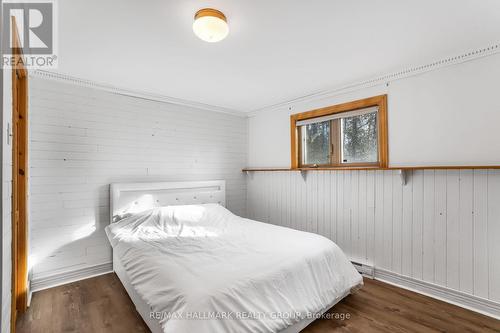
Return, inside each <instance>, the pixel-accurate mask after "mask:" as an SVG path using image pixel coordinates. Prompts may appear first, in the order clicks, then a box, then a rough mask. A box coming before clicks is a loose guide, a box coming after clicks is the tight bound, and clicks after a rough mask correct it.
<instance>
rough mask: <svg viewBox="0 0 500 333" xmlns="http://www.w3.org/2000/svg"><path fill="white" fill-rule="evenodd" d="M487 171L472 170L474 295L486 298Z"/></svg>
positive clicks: (487, 283) (487, 277)
mask: <svg viewBox="0 0 500 333" xmlns="http://www.w3.org/2000/svg"><path fill="white" fill-rule="evenodd" d="M488 202H489V200H488V170H474V221H473V222H474V223H473V225H474V230H473V231H474V232H473V234H474V239H473V243H474V260H473V261H474V295H476V296H479V297H484V298H488V286H489V275H488V255H489V251H488V250H489V247H488V245H489V244H488Z"/></svg>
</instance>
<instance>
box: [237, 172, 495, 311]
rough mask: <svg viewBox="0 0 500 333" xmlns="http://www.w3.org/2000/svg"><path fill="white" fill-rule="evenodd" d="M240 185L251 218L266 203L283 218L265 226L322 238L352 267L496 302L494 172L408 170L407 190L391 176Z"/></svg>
mask: <svg viewBox="0 0 500 333" xmlns="http://www.w3.org/2000/svg"><path fill="white" fill-rule="evenodd" d="M247 181H248V185H247V191H248V193H247V197H248V199H247V200H248V211H249V212H248V213H249V214H250V216H263V215H265V213H264V214H263V213H261V212H260V211H263V210H266V209H265V207H266V205H267V204H268V205H269V206H270V207H274V208H273V210H274V211H279V212H283V213H281V214H271V215H269V216H270V218H269V221H268V222H269V223H273V224H281V225H284V226H287V227H292V228H297V229H300V230H307V231H312V232H317V233H318V234H321V235H324V236H326V237H329V238H330V239H332V240H333V241H335V242H336V243H337V245H339V246H340V247H341V248H342V249H343V250H344V252H345V253H346V254H347V256H348V257H349V258H350V259H351V260H353V261H356V262H361V263H365V264H368V265H373V266H375V267H376V268H380V269H385V270H388V271H391V272H393V273H396V274H401V275H403V276H407V277H410V278H414V279H416V280H421V281H425V282H430V283H434V284H438V285H440V286H443V287H447V288H451V289H454V290H457V291H461V292H464V293H468V294H473V295H476V296H478V297H481V298H484V299H489V300H492V301H499V299H500V261H499V260H497V259H498V255H497V254H498V253H500V204H499V203H500V172H499V171H496V170H456V169H450V170H414V171H410V172H408V173H407V183H406V185H403V184H402V183H401V179H400V176H399V173H398V172H397V171H393V170H384V171H382V170H373V171H372V170H369V171H359V170H353V171H335V170H331V171H312V172H307V173H306V175H305V177H303V176H302V175H301V174H300V173H299V172H257V173H254V175H253V176H248V177H247ZM268 184H272V185H271V192H272V195H273V196H272V198H271V199H270V200H268V199H267V197H266V195H267V194H266V192H268V190H267V187H266V185H267V186H269V185H268ZM280 191H281V192H282V193H279V192H280ZM280 197H283V198H284V199H282V200H281V199H279V198H280ZM253 209H256V210H257V211H255V212H252V210H253Z"/></svg>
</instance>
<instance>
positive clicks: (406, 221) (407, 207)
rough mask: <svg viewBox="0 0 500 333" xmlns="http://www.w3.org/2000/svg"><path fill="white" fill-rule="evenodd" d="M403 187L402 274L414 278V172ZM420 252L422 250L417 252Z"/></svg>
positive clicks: (408, 175)
mask: <svg viewBox="0 0 500 333" xmlns="http://www.w3.org/2000/svg"><path fill="white" fill-rule="evenodd" d="M406 178H407V179H406V186H403V216H402V222H401V274H403V275H405V276H412V269H413V249H414V243H413V237H412V235H413V184H414V179H413V171H407V176H406ZM417 251H420V250H417Z"/></svg>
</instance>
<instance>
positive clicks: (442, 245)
mask: <svg viewBox="0 0 500 333" xmlns="http://www.w3.org/2000/svg"><path fill="white" fill-rule="evenodd" d="M434 186H435V188H434V191H435V196H434V256H433V258H434V282H435V283H436V284H438V285H441V286H446V227H447V226H446V215H447V207H446V204H447V202H446V186H447V177H446V170H436V172H435V179H434Z"/></svg>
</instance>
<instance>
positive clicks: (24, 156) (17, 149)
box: [11, 17, 28, 332]
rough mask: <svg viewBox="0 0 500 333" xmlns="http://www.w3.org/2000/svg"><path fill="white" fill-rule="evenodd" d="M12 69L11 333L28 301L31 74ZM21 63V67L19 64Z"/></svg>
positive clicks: (15, 36)
mask: <svg viewBox="0 0 500 333" xmlns="http://www.w3.org/2000/svg"><path fill="white" fill-rule="evenodd" d="M11 19H12V24H11V29H12V32H11V33H12V44H13V45H12V46H13V48H12V50H13V51H12V53H13V56H14V57H16V58H20V57H23V52H22V47H21V43H20V39H19V32H18V30H17V25H16V20H15V18H14V17H11ZM15 63H16V66H15V67H14V68H13V69H12V125H11V127H12V139H11V142H12V289H11V291H12V295H11V296H12V299H11V332H15V331H16V319H17V313H18V312H19V313H23V312H24V311H26V309H27V301H28V219H27V216H28V214H27V213H28V212H27V202H28V72H27V70H26V68H25V67H24V65H22V62H20V61H17V60H16V61H15ZM18 64H19V65H18Z"/></svg>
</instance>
